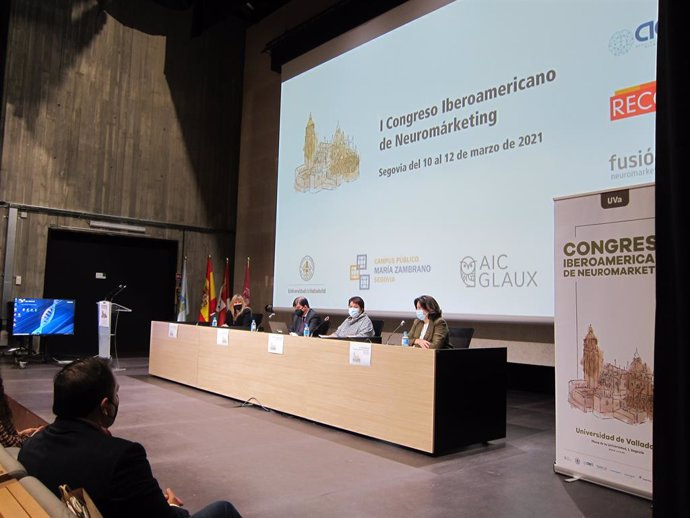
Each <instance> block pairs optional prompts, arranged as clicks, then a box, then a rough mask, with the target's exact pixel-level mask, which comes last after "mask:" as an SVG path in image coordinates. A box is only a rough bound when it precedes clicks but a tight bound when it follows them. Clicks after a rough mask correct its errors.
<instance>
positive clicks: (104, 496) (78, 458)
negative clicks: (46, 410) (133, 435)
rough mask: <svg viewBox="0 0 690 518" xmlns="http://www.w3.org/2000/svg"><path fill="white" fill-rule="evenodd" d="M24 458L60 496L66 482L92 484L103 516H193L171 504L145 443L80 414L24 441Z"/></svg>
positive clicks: (29, 468)
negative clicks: (112, 432) (115, 434)
mask: <svg viewBox="0 0 690 518" xmlns="http://www.w3.org/2000/svg"><path fill="white" fill-rule="evenodd" d="M19 462H21V463H22V464H23V465H24V467H25V468H26V470H27V472H28V473H30V474H31V476H34V477H36V478H38V479H39V480H40V481H41V482H43V484H44V485H45V486H46V487H48V489H50V490H51V491H52V492H53V493H55V494H56V495H58V496H59V489H58V487H59V486H60V485H62V484H67V485H69V486H70V488H72V489H76V488H81V487H87V488H88V493H89V496H90V497H91V498H92V499H93V501H94V503H95V504H96V507H98V510H99V511H100V512H101V514H102V515H103V516H104V518H115V517H117V518H124V517H129V516H131V517H135V516H142V517H144V516H146V517H147V518H158V517H161V518H163V517H164V518H182V517H187V516H189V513H188V512H187V511H186V510H184V509H182V508H179V507H174V506H170V505H169V504H168V502H167V501H166V499H165V497H164V496H163V492H162V490H161V488H160V486H159V485H158V482H157V481H156V479H155V478H154V477H153V473H152V472H151V465H150V464H149V461H148V459H147V458H146V451H145V450H144V447H143V446H142V445H141V444H139V443H136V442H132V441H128V440H126V439H121V438H119V437H113V436H112V435H110V434H109V433H106V432H104V431H103V430H99V429H98V428H97V427H95V426H94V425H92V424H90V423H87V422H86V421H82V420H80V419H63V418H60V417H58V418H57V419H55V422H54V423H53V424H51V425H49V426H48V427H46V428H45V430H43V431H41V432H39V433H37V434H36V435H35V436H33V437H31V438H30V439H29V440H27V441H26V442H25V443H24V445H23V446H22V448H21V450H19Z"/></svg>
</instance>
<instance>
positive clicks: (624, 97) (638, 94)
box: [610, 81, 656, 121]
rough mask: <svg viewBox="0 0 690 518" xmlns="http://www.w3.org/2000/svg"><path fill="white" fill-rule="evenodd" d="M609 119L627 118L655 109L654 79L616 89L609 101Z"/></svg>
mask: <svg viewBox="0 0 690 518" xmlns="http://www.w3.org/2000/svg"><path fill="white" fill-rule="evenodd" d="M610 110H611V120H612V121H617V120H619V119H627V118H628V117H635V116H636V115H644V114H645V113H652V112H655V111H656V81H652V82H650V83H644V84H642V85H637V86H631V87H630V88H625V89H623V90H617V91H616V92H615V93H614V94H613V96H612V97H611V102H610Z"/></svg>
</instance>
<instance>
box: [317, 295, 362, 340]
mask: <svg viewBox="0 0 690 518" xmlns="http://www.w3.org/2000/svg"><path fill="white" fill-rule="evenodd" d="M347 305H348V308H347V313H348V315H349V316H348V317H347V318H346V319H345V320H344V321H343V323H342V324H340V325H339V326H338V329H336V330H335V333H333V334H332V335H327V336H325V337H323V338H328V337H329V336H330V337H337V338H345V337H347V338H360V337H363V338H365V337H368V336H374V325H373V324H372V323H371V319H370V318H369V316H368V315H367V314H366V313H365V312H364V300H363V299H362V297H351V298H350V300H348V301H347Z"/></svg>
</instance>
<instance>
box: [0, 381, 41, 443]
mask: <svg viewBox="0 0 690 518" xmlns="http://www.w3.org/2000/svg"><path fill="white" fill-rule="evenodd" d="M40 429H41V428H27V429H25V430H21V431H17V429H16V428H15V426H14V423H13V422H12V410H11V409H10V405H9V403H8V401H7V398H6V397H5V387H4V385H3V384H2V376H0V444H2V445H3V446H4V447H6V448H7V447H10V446H21V445H22V444H23V443H24V441H26V440H27V439H28V438H29V437H30V436H31V435H33V434H34V433H36V432H37V431H38V430H40Z"/></svg>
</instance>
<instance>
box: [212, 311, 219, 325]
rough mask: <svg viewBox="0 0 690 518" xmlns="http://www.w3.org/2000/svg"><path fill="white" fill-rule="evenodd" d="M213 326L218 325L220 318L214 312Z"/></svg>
mask: <svg viewBox="0 0 690 518" xmlns="http://www.w3.org/2000/svg"><path fill="white" fill-rule="evenodd" d="M211 327H218V318H216V314H215V313H214V314H213V318H212V319H211Z"/></svg>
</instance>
